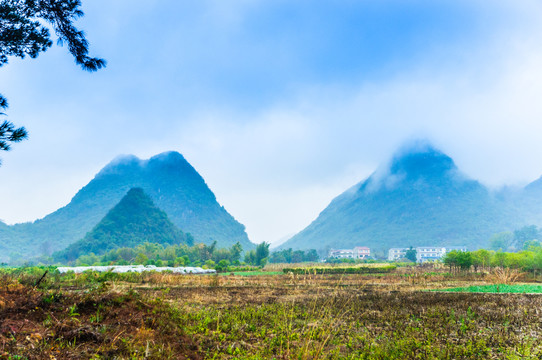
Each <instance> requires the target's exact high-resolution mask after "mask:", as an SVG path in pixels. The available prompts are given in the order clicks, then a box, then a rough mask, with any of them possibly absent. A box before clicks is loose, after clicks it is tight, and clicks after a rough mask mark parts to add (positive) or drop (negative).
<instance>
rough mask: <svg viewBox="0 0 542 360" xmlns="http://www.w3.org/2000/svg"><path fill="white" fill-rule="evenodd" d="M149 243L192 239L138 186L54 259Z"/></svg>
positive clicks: (98, 253)
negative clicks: (89, 230)
mask: <svg viewBox="0 0 542 360" xmlns="http://www.w3.org/2000/svg"><path fill="white" fill-rule="evenodd" d="M146 242H152V243H156V244H163V245H172V244H178V243H186V244H189V245H192V244H193V243H194V239H193V238H192V236H191V235H190V234H184V233H183V232H182V231H181V230H179V229H178V228H177V227H176V226H175V225H173V224H172V223H171V221H169V219H168V216H167V215H166V213H165V212H163V211H161V210H160V209H158V208H157V207H156V206H154V203H153V201H152V200H151V199H150V198H149V197H148V196H147V195H146V194H145V192H144V191H143V190H142V189H140V188H133V189H131V190H130V191H128V193H127V194H126V196H124V198H122V200H121V201H120V202H119V203H118V204H117V205H116V206H115V207H113V209H111V210H110V211H109V213H107V215H106V216H105V217H104V218H103V219H102V220H101V221H100V222H99V223H98V225H96V226H95V227H94V229H92V231H91V232H89V233H88V234H87V235H86V236H85V237H84V238H83V239H81V240H79V241H77V242H75V243H74V244H71V245H70V246H68V247H67V248H66V249H65V250H63V251H59V252H56V253H55V254H53V259H55V260H56V261H64V262H66V261H72V260H75V259H77V258H78V257H79V256H81V255H85V254H90V253H93V254H96V255H101V254H104V253H106V252H107V251H109V250H112V249H116V248H121V247H135V246H137V245H140V244H143V243H146Z"/></svg>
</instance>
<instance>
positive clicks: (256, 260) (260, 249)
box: [245, 242, 270, 266]
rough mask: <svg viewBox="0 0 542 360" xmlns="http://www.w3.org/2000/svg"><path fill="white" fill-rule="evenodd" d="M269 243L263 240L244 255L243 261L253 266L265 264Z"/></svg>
mask: <svg viewBox="0 0 542 360" xmlns="http://www.w3.org/2000/svg"><path fill="white" fill-rule="evenodd" d="M269 245H270V244H269V243H266V242H263V243H261V244H259V245H258V246H256V249H254V250H251V251H249V252H247V253H246V255H245V262H246V263H247V264H251V265H255V266H265V264H267V260H268V258H269Z"/></svg>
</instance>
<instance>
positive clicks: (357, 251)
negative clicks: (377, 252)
mask: <svg viewBox="0 0 542 360" xmlns="http://www.w3.org/2000/svg"><path fill="white" fill-rule="evenodd" d="M370 256H371V249H369V248H368V247H365V246H356V247H355V248H353V249H331V250H330V251H329V257H330V258H337V259H367V258H368V257H370Z"/></svg>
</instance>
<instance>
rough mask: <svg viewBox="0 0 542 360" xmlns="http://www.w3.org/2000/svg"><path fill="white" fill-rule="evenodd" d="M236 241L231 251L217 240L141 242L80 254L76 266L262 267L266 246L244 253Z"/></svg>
mask: <svg viewBox="0 0 542 360" xmlns="http://www.w3.org/2000/svg"><path fill="white" fill-rule="evenodd" d="M242 255H243V247H242V245H241V244H240V243H239V242H237V243H236V244H234V245H232V246H231V247H230V248H218V247H217V243H216V241H215V242H213V243H212V244H211V245H206V244H196V245H193V246H189V245H186V244H176V245H169V246H164V245H161V244H157V243H148V242H147V243H144V244H141V245H138V246H136V247H133V248H131V247H123V248H117V249H112V250H109V251H108V252H106V253H105V254H103V255H95V254H94V253H90V254H86V255H81V256H79V257H78V258H77V260H75V265H77V266H90V265H133V264H135V265H155V266H170V267H172V266H175V267H177V266H205V267H207V268H218V269H219V270H226V269H227V268H228V267H229V266H245V265H250V266H264V265H265V264H266V262H267V258H268V257H269V244H267V243H262V244H260V245H258V246H257V247H256V249H254V250H250V251H248V252H246V253H245V256H244V261H242Z"/></svg>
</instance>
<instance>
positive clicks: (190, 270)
mask: <svg viewBox="0 0 542 360" xmlns="http://www.w3.org/2000/svg"><path fill="white" fill-rule="evenodd" d="M57 270H58V271H59V272H60V273H61V274H63V273H67V272H68V271H73V272H74V273H76V274H79V273H82V272H84V271H88V270H92V271H98V272H106V271H111V272H114V273H128V272H138V273H141V272H143V271H158V272H162V271H171V272H173V273H175V274H212V273H216V270H213V269H202V268H200V267H189V266H188V267H156V266H154V265H147V266H144V265H111V266H73V267H70V266H60V267H58V268H57Z"/></svg>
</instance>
